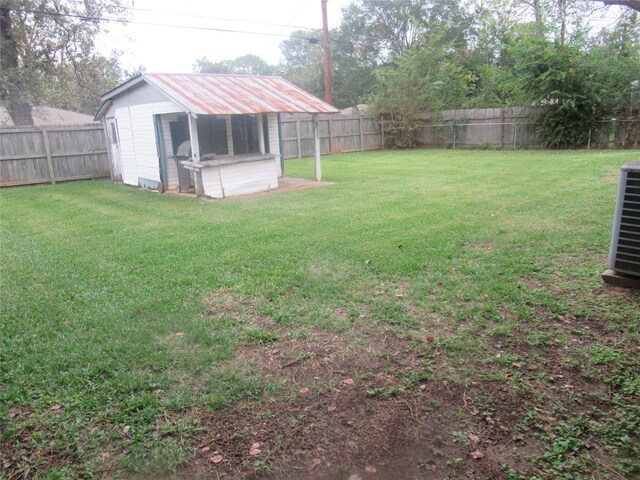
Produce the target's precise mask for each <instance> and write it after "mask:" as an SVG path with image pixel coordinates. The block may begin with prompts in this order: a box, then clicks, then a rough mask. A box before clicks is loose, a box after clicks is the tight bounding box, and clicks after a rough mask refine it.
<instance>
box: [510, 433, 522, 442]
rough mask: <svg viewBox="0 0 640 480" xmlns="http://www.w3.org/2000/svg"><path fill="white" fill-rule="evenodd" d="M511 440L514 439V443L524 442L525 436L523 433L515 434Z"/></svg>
mask: <svg viewBox="0 0 640 480" xmlns="http://www.w3.org/2000/svg"><path fill="white" fill-rule="evenodd" d="M511 438H513V440H514V441H516V442H517V441H522V440H524V435H523V434H522V433H516V434H515V435H514V436H513V437H511Z"/></svg>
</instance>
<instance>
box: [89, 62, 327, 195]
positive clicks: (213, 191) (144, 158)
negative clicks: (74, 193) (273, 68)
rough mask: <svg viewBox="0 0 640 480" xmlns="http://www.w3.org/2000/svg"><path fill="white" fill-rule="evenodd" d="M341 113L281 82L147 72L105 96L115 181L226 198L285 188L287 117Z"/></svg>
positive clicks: (102, 111) (103, 109)
mask: <svg viewBox="0 0 640 480" xmlns="http://www.w3.org/2000/svg"><path fill="white" fill-rule="evenodd" d="M282 112H287V113H298V112H304V113H313V114H315V115H314V118H315V120H316V121H315V137H316V138H315V140H316V142H315V143H316V180H318V181H319V180H320V177H321V168H320V149H319V131H318V121H317V114H318V113H337V112H338V110H337V109H336V108H334V107H333V106H331V105H329V104H328V103H326V102H324V101H322V100H320V99H318V98H316V97H314V96H313V95H311V94H310V93H308V92H306V91H304V90H302V89H301V88H299V87H297V86H295V85H293V84H292V83H290V82H288V81H286V80H284V79H282V78H280V77H259V76H245V75H224V74H141V75H138V76H136V77H134V78H132V79H130V80H128V81H127V82H125V83H123V84H122V85H120V86H118V87H116V88H115V89H113V90H111V91H110V92H108V93H106V94H104V95H103V96H102V106H101V108H100V110H99V111H98V113H97V115H96V120H103V121H104V126H105V129H106V131H107V138H108V139H109V141H108V144H109V155H110V158H111V166H112V170H113V175H112V176H113V178H116V179H121V180H122V181H123V182H124V183H125V184H127V185H137V186H140V187H145V188H151V189H158V190H160V191H167V190H177V191H194V192H195V193H196V195H198V196H209V197H214V198H223V197H228V196H232V195H242V194H246V193H254V192H260V191H265V190H270V189H274V188H277V186H278V177H280V176H282V170H283V169H282V157H281V148H280V144H281V138H280V128H279V114H280V113H282Z"/></svg>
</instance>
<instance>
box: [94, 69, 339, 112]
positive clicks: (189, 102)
mask: <svg viewBox="0 0 640 480" xmlns="http://www.w3.org/2000/svg"><path fill="white" fill-rule="evenodd" d="M140 81H146V82H148V83H149V84H151V85H153V86H155V87H156V88H158V89H159V90H161V91H162V92H163V93H165V94H166V95H167V96H168V97H170V98H171V99H172V100H173V101H175V102H176V103H178V104H180V105H182V106H183V107H185V108H186V109H187V110H188V111H189V112H192V113H195V114H196V115H226V114H242V113H265V112H290V113H297V112H306V113H337V112H339V110H337V109H336V108H335V107H333V106H331V105H329V104H328V103H327V102H324V101H323V100H320V99H319V98H317V97H314V96H313V95H311V94H310V93H308V92H306V91H304V90H303V89H301V88H300V87H297V86H295V85H294V84H292V83H291V82H288V81H287V80H285V79H283V78H281V77H259V76H250V75H225V74H197V73H194V74H169V73H144V74H142V75H140V76H139V77H135V78H134V79H131V80H129V81H128V82H125V83H124V84H122V85H121V86H120V87H117V88H115V89H114V90H112V91H111V92H108V93H106V94H105V95H103V96H102V101H103V102H104V101H107V100H109V99H111V98H113V97H115V96H118V95H120V94H122V93H123V92H124V91H126V90H127V89H128V88H130V87H132V86H133V85H136V84H138V83H140Z"/></svg>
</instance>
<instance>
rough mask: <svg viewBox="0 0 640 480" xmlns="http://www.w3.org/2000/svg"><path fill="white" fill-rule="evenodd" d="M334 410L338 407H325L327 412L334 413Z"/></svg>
mask: <svg viewBox="0 0 640 480" xmlns="http://www.w3.org/2000/svg"><path fill="white" fill-rule="evenodd" d="M336 410H338V407H336V406H335V405H329V406H328V407H327V412H335V411H336Z"/></svg>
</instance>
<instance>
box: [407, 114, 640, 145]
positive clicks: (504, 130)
mask: <svg viewBox="0 0 640 480" xmlns="http://www.w3.org/2000/svg"><path fill="white" fill-rule="evenodd" d="M535 115H536V110H535V109H532V108H525V107H513V108H478V109H469V110H446V111H443V112H437V113H421V114H419V115H418V119H419V122H418V130H417V133H416V141H417V143H418V144H419V145H422V146H427V147H452V148H458V147H496V148H544V147H545V145H544V142H543V141H542V140H541V139H540V137H539V136H538V132H537V129H536V126H535ZM585 133H587V132H585ZM639 144H640V121H639V120H629V119H615V118H614V119H608V120H601V121H599V122H598V123H597V126H596V128H594V129H593V130H591V131H590V132H588V141H587V142H586V143H585V144H584V145H583V146H584V147H585V148H637V147H638V145H639Z"/></svg>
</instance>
